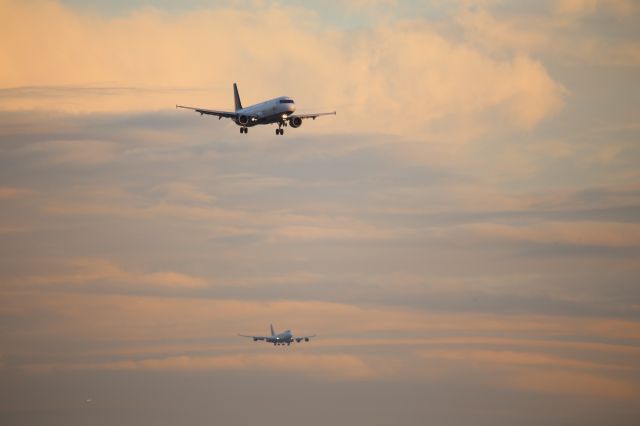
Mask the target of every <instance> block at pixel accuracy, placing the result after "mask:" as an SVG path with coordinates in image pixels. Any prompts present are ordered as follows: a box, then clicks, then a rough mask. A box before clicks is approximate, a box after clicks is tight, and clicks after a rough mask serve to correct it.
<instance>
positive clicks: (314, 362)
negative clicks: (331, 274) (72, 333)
mask: <svg viewBox="0 0 640 426" xmlns="http://www.w3.org/2000/svg"><path fill="white" fill-rule="evenodd" d="M24 369H25V370H27V371H32V372H46V371H51V370H56V369H63V370H65V369H72V370H76V369H80V370H85V369H95V370H119V371H156V372H157V371H197V372H204V371H226V370H230V371H245V372H250V373H256V372H258V373H260V372H261V373H278V374H291V375H303V376H308V377H312V378H316V379H349V380H354V379H366V378H370V377H372V376H373V374H374V372H373V370H372V369H371V368H369V367H368V366H367V365H366V364H365V363H364V362H363V361H362V360H361V359H359V358H358V357H356V356H354V355H346V354H336V355H312V354H303V353H287V354H280V353H278V354H257V355H219V356H189V355H183V356H173V357H167V358H149V359H140V360H125V361H115V362H107V363H101V364H57V365H56V364H40V365H38V364H34V365H27V366H25V367H24Z"/></svg>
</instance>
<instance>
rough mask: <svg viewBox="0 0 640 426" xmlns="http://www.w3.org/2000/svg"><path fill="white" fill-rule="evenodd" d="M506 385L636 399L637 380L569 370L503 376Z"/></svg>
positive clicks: (545, 390)
mask: <svg viewBox="0 0 640 426" xmlns="http://www.w3.org/2000/svg"><path fill="white" fill-rule="evenodd" d="M506 382H507V384H508V385H510V386H513V387H515V388H519V389H524V390H533V391H538V392H545V393H553V394H572V395H592V396H599V397H614V398H637V397H638V396H640V388H639V387H638V384H637V383H630V382H629V381H626V380H620V379H614V378H610V377H605V376H601V375H596V374H591V373H584V372H573V371H539V370H536V371H528V372H523V373H519V374H517V375H514V376H511V377H509V378H507V379H506Z"/></svg>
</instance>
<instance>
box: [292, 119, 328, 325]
mask: <svg viewBox="0 0 640 426" xmlns="http://www.w3.org/2000/svg"><path fill="white" fill-rule="evenodd" d="M321 115H336V112H335V111H332V112H316V113H312V114H292V115H290V116H289V118H293V117H298V118H301V119H303V120H304V119H305V118H313V119H314V120H315V119H316V118H317V117H320V116H321ZM309 337H311V336H309Z"/></svg>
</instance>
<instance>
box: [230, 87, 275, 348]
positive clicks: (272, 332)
mask: <svg viewBox="0 0 640 426" xmlns="http://www.w3.org/2000/svg"><path fill="white" fill-rule="evenodd" d="M234 86H235V84H234ZM236 93H238V92H236ZM271 335H272V336H275V335H276V332H275V331H273V324H271Z"/></svg>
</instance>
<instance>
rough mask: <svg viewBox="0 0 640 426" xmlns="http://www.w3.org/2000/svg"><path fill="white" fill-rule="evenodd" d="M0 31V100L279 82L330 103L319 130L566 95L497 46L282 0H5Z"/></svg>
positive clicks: (421, 122)
mask: <svg viewBox="0 0 640 426" xmlns="http://www.w3.org/2000/svg"><path fill="white" fill-rule="evenodd" d="M238 29H240V30H238ZM0 40H5V42H6V41H7V40H11V42H10V43H8V44H7V45H5V46H3V48H2V49H0V52H2V53H0V69H3V74H2V77H1V78H0V86H2V87H4V88H13V89H11V90H8V91H6V92H5V94H4V95H3V97H2V99H1V100H0V109H1V110H16V109H18V110H21V109H34V108H42V109H55V110H64V111H76V112H88V111H109V112H111V111H118V112H122V111H132V110H133V111H135V110H157V109H166V108H168V107H172V106H173V105H175V104H176V103H178V102H179V103H188V104H197V105H203V106H209V107H218V108H224V107H225V106H230V104H231V102H230V100H231V95H230V84H231V82H232V81H238V82H240V83H241V89H242V91H243V93H245V94H246V97H245V103H251V102H252V101H257V100H259V99H264V98H268V97H270V96H276V95H279V94H281V93H285V92H287V93H289V94H290V95H292V96H295V97H296V99H297V100H298V103H299V104H301V105H304V107H305V108H323V109H324V108H331V109H334V108H335V109H337V110H338V111H339V115H338V116H337V117H336V118H335V119H333V121H331V122H330V123H329V124H327V125H326V126H324V127H322V126H319V127H320V129H322V128H325V129H331V130H333V129H339V130H346V129H349V130H353V129H357V130H361V131H382V132H385V133H388V132H393V133H398V134H409V135H411V134H413V133H414V132H416V131H422V132H424V131H427V130H428V129H429V126H430V125H431V124H432V123H434V122H436V121H442V120H449V119H452V118H453V119H452V120H453V121H452V126H450V128H449V130H451V131H454V130H456V129H458V127H459V126H458V124H460V123H461V122H465V123H467V124H469V126H467V127H473V126H474V123H476V124H478V123H481V122H482V123H484V124H483V126H491V125H490V124H489V123H488V122H487V121H486V119H481V117H483V115H485V114H486V113H487V112H492V113H496V114H499V115H500V116H504V117H506V118H507V120H504V121H502V124H501V125H503V126H504V123H505V122H507V123H512V125H510V126H509V127H511V126H515V127H516V128H531V127H532V126H535V125H536V124H537V123H538V122H540V120H542V119H544V118H545V117H548V116H549V115H551V114H553V113H554V112H556V111H557V110H558V109H559V108H560V107H561V106H562V97H563V89H562V88H561V86H560V85H559V84H558V83H556V82H555V81H553V79H552V78H551V77H550V76H549V75H548V73H547V72H546V70H545V69H544V67H543V66H542V65H541V64H540V63H539V62H537V61H535V60H533V59H531V58H530V57H528V56H526V55H524V54H520V55H518V56H515V57H513V58H503V59H498V58H495V57H492V56H490V55H486V54H484V53H482V52H481V51H479V50H477V49H475V48H474V47H472V46H470V45H467V44H464V43H461V42H459V41H453V40H450V39H448V38H447V37H445V36H443V35H442V34H440V33H438V32H436V31H435V30H434V28H433V27H432V26H430V25H428V24H427V23H425V22H420V21H410V22H409V21H405V22H402V21H401V22H397V23H392V24H379V25H377V26H375V27H374V28H371V29H370V30H367V31H361V32H355V33H354V32H353V31H345V30H340V29H337V28H326V27H323V26H322V25H321V23H320V22H319V20H318V18H317V16H316V15H314V14H313V13H311V12H309V11H307V10H306V9H303V8H297V7H291V6H287V7H286V8H282V7H279V6H277V5H270V6H265V7H264V8H263V9H261V10H260V13H255V12H254V11H247V10H239V9H234V8H228V9H225V8H216V9H211V10H207V9H202V10H196V11H192V12H188V13H184V14H180V15H176V16H172V15H169V14H166V13H163V12H161V11H158V10H154V9H143V10H139V11H137V12H135V13H132V14H130V15H128V16H125V17H122V18H116V19H105V18H100V17H97V16H92V15H91V16H85V15H82V14H81V13H79V12H77V11H75V10H73V9H70V8H67V7H65V6H62V5H60V4H58V3H56V2H52V1H38V2H35V3H32V2H30V3H24V2H11V1H10V2H4V3H3V6H2V13H0ZM218 40H225V42H224V43H218V42H217V41H218ZM43 44H44V46H45V48H42V47H43ZM272 46H278V55H277V57H276V58H274V56H273V54H272V52H273V49H272ZM35 50H37V51H38V52H39V54H38V55H32V54H31V52H33V51H35ZM240 52H241V54H240ZM248 64H250V66H248ZM255 69H260V70H261V72H260V73H259V74H256V73H255V72H254V70H255ZM285 76H286V77H285ZM289 76H295V78H291V77H289ZM34 87H35V88H38V90H33V89H29V90H27V89H28V88H34ZM206 88H211V89H206ZM183 113H186V112H183ZM341 117H344V118H341Z"/></svg>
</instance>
